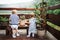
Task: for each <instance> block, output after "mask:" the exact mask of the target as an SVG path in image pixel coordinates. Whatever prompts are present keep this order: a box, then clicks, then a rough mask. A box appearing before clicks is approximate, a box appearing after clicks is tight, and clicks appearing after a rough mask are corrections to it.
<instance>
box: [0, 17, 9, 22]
mask: <svg viewBox="0 0 60 40" xmlns="http://www.w3.org/2000/svg"><path fill="white" fill-rule="evenodd" d="M0 21H1V22H7V21H8V18H6V17H2V16H0Z"/></svg>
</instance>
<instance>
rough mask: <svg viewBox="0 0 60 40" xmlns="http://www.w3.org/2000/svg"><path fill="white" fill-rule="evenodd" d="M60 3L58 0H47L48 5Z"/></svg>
mask: <svg viewBox="0 0 60 40" xmlns="http://www.w3.org/2000/svg"><path fill="white" fill-rule="evenodd" d="M58 4H60V0H48V6H54V5H58Z"/></svg>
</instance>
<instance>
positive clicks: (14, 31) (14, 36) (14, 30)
mask: <svg viewBox="0 0 60 40" xmlns="http://www.w3.org/2000/svg"><path fill="white" fill-rule="evenodd" d="M12 37H13V38H16V29H12Z"/></svg>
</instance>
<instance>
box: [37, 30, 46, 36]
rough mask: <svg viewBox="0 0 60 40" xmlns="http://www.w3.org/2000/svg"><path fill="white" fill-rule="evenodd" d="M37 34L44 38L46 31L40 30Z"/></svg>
mask: <svg viewBox="0 0 60 40" xmlns="http://www.w3.org/2000/svg"><path fill="white" fill-rule="evenodd" d="M37 34H38V36H40V37H43V36H44V35H45V30H44V29H38V30H37Z"/></svg>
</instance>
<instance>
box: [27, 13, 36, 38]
mask: <svg viewBox="0 0 60 40" xmlns="http://www.w3.org/2000/svg"><path fill="white" fill-rule="evenodd" d="M31 33H32V37H34V34H35V33H36V19H35V18H34V14H32V16H31V18H30V19H29V30H28V35H27V37H30V35H31Z"/></svg>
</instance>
